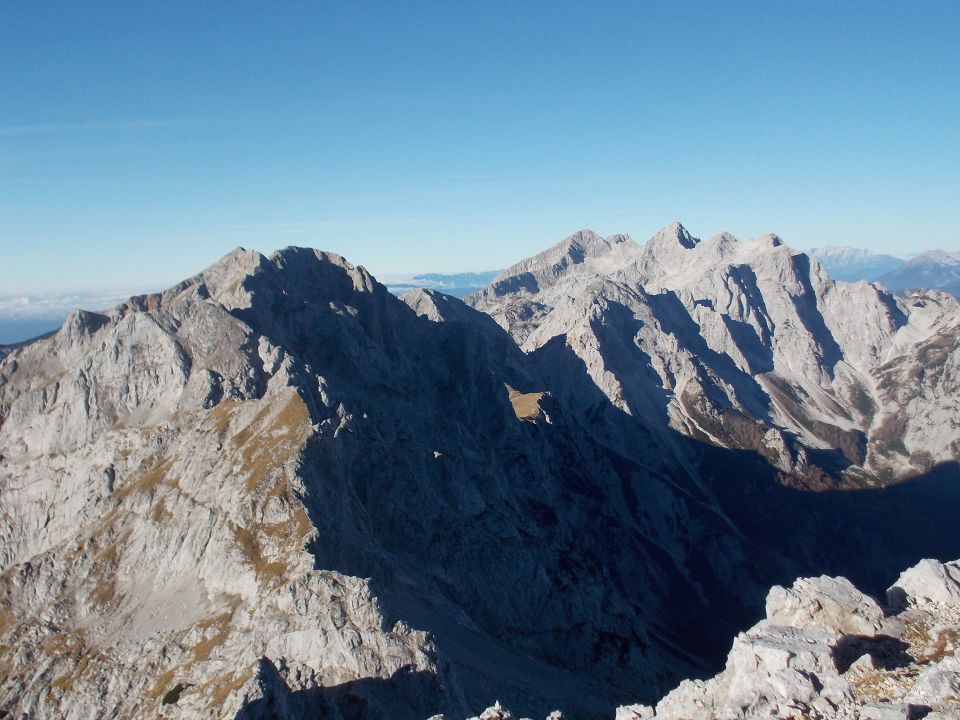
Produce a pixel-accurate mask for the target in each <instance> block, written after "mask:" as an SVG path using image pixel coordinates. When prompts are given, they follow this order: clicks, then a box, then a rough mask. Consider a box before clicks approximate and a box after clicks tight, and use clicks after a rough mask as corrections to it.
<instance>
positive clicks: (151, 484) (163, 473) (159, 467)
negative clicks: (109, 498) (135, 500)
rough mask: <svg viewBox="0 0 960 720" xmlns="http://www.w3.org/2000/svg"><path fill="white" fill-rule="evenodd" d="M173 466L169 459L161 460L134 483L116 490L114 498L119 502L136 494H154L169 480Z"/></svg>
mask: <svg viewBox="0 0 960 720" xmlns="http://www.w3.org/2000/svg"><path fill="white" fill-rule="evenodd" d="M145 463H146V461H144V464H145ZM172 465H173V461H172V460H171V459H169V458H165V459H163V460H160V461H159V462H157V463H156V464H155V465H154V466H153V467H151V468H149V469H148V470H146V471H145V472H143V474H141V475H140V477H139V478H137V479H136V480H134V481H133V482H131V483H128V484H126V485H124V486H123V487H122V488H119V489H117V490H114V492H113V496H114V497H115V498H116V499H117V500H123V499H125V498H128V497H130V496H131V495H133V494H134V493H150V492H153V491H154V490H156V489H157V488H158V487H159V486H160V485H161V484H162V483H163V482H164V481H165V480H166V479H167V473H168V472H169V471H170V467H171V466H172Z"/></svg>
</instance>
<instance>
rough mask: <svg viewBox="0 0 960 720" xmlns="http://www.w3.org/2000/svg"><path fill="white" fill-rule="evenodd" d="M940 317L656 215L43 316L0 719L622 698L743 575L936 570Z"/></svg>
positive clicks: (932, 309) (410, 708)
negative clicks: (602, 233)
mask: <svg viewBox="0 0 960 720" xmlns="http://www.w3.org/2000/svg"><path fill="white" fill-rule="evenodd" d="M958 329H960V308H958V303H957V301H956V300H955V299H953V298H952V297H950V296H949V295H946V294H943V293H936V292H932V293H922V294H915V295H913V296H910V297H909V298H905V299H904V298H896V297H893V296H892V295H890V294H888V293H886V292H885V291H884V290H882V289H881V288H878V287H875V286H872V285H868V284H866V283H856V284H847V283H837V282H834V281H832V280H831V279H830V278H829V277H828V276H827V275H826V273H824V272H823V271H822V269H820V268H819V266H818V265H817V264H816V262H815V261H811V260H810V259H809V258H807V256H806V255H803V254H802V253H795V252H794V251H791V250H790V249H789V248H788V247H787V246H786V245H784V244H783V243H782V242H781V241H780V240H779V239H778V238H775V237H772V236H771V237H766V238H760V239H759V240H755V241H748V242H739V241H737V240H735V239H734V238H732V237H731V236H728V235H723V236H718V237H717V238H714V239H713V240H710V241H705V242H702V243H701V242H699V241H697V240H695V239H694V238H692V237H690V236H689V234H687V233H686V231H685V230H684V229H683V228H682V227H680V226H678V225H674V226H669V227H667V228H665V229H664V230H663V231H661V233H659V234H658V235H657V236H656V237H655V238H653V239H651V240H650V241H649V242H648V243H646V244H645V245H642V246H641V245H637V244H635V243H633V241H632V240H630V239H629V238H627V237H625V236H616V237H614V238H608V239H604V238H600V237H598V236H596V235H594V234H592V233H589V232H587V231H584V232H581V233H578V234H577V235H575V236H572V237H571V238H568V239H567V240H565V241H563V242H562V243H560V244H559V245H557V246H555V247H554V248H551V249H549V250H547V251H545V252H544V253H542V254H541V255H538V256H536V257H534V258H531V259H529V260H526V261H523V262H522V263H520V264H519V265H517V266H514V267H513V268H509V269H508V270H505V271H504V272H503V273H501V274H500V276H498V278H497V279H496V280H495V281H494V282H493V283H492V284H491V285H490V286H488V287H487V288H486V289H484V290H483V291H481V292H479V293H477V294H475V295H473V296H471V297H469V298H467V302H466V303H465V302H462V301H460V300H458V299H456V298H453V297H450V296H446V295H443V294H440V293H438V292H435V291H430V290H418V291H413V292H411V293H409V294H407V295H406V296H404V297H403V298H402V299H398V298H396V297H394V296H393V295H391V294H390V293H389V292H388V291H387V289H386V288H385V287H384V286H382V285H380V284H379V283H378V282H377V281H376V280H375V279H374V278H373V277H372V276H370V275H369V273H367V272H366V271H365V270H364V269H363V268H361V267H355V266H353V265H351V264H349V263H348V262H347V261H345V260H344V259H343V258H341V257H339V256H336V255H332V254H328V253H321V252H317V251H313V250H307V249H302V248H288V249H286V250H283V251H281V252H278V253H276V254H274V255H273V256H271V257H270V258H267V257H264V256H262V255H260V254H259V253H256V252H251V251H246V250H236V251H234V252H233V253H231V254H229V255H227V256H226V257H224V258H223V259H222V260H221V261H219V262H218V263H216V264H215V265H213V266H211V267H210V268H208V269H206V270H204V271H203V272H202V273H200V274H199V275H197V276H195V277H193V278H190V279H188V280H186V281H184V282H183V283H180V284H179V285H177V286H175V287H173V288H170V289H169V290H167V291H165V292H163V293H160V294H155V295H146V296H139V297H133V298H131V299H130V300H129V301H127V302H126V303H124V304H122V305H120V306H118V307H116V308H115V309H113V310H111V311H109V312H106V313H91V312H84V311H77V312H75V313H73V314H72V315H71V316H70V318H69V319H68V320H67V322H66V323H65V324H64V325H63V326H62V327H61V328H60V330H59V331H57V332H56V333H55V334H54V335H52V336H50V337H48V338H43V339H39V340H37V341H35V342H32V343H28V344H26V345H24V346H20V347H16V348H7V349H5V351H4V352H5V355H3V356H2V358H0V538H2V543H0V713H2V714H3V716H4V717H10V718H28V717H29V718H54V717H66V718H87V717H98V716H102V717H117V718H127V717H144V716H161V717H171V718H174V717H176V718H201V717H203V718H205V717H211V718H237V719H238V720H239V719H240V718H251V719H252V718H274V717H278V718H289V719H290V720H294V719H296V720H300V719H303V718H311V717H331V718H342V719H344V720H345V719H346V718H417V719H418V720H423V718H426V717H429V716H431V715H434V714H437V713H444V714H445V715H446V716H447V717H467V716H469V715H472V714H474V713H476V712H477V710H478V709H479V708H483V707H485V706H486V705H488V704H489V703H490V702H491V701H492V700H493V699H495V698H499V699H500V700H501V701H502V702H503V705H504V706H505V707H511V708H514V709H515V710H517V711H518V712H519V713H521V714H523V715H529V716H541V717H542V716H545V715H546V714H547V713H548V712H549V711H551V710H554V709H556V708H560V709H562V710H563V711H564V713H565V714H566V716H567V717H573V718H593V717H612V716H613V714H614V712H615V709H616V708H617V707H618V706H626V705H629V704H631V703H636V702H647V703H651V702H655V701H657V700H658V699H659V698H661V697H662V696H663V695H664V694H665V693H666V692H667V691H669V690H671V688H673V687H674V686H676V684H677V682H679V681H680V680H681V679H682V678H685V677H706V676H709V675H712V674H714V673H715V672H716V671H717V670H719V669H720V668H721V667H722V666H723V663H724V657H725V656H726V654H727V651H728V650H729V645H730V639H731V638H732V637H733V636H734V635H736V633H737V632H738V631H741V630H743V629H744V628H747V627H749V626H750V625H751V624H752V623H754V622H755V621H756V620H757V618H758V617H759V616H760V615H761V614H762V611H763V607H764V597H765V595H766V593H767V588H769V587H770V586H771V585H774V584H789V583H791V582H792V581H793V579H794V578H796V577H800V576H810V575H820V574H824V573H826V574H828V575H843V576H846V577H849V578H850V579H851V580H852V581H854V583H856V584H857V585H858V586H860V587H861V588H863V589H864V591H865V592H867V593H868V594H879V593H881V592H882V590H883V589H884V588H886V587H887V586H888V585H890V584H891V582H892V581H893V580H894V579H895V578H896V575H897V573H898V572H900V570H901V569H902V568H904V567H907V566H910V565H913V564H914V563H916V562H917V560H918V559H920V558H922V557H937V558H940V559H948V558H952V557H960V538H958V537H957V536H956V534H955V533H952V532H950V529H951V528H952V523H953V519H954V515H955V513H954V510H953V509H954V508H955V507H957V505H956V503H957V501H958V500H960V484H958V482H957V481H958V479H960V477H958V471H957V467H958V466H957V457H958V455H960V447H958V441H957V437H960V433H958V432H957V424H958V422H960V412H958V407H957V403H958V402H960V401H958V399H957V398H958V397H960V394H958V393H957V357H958V355H957V343H958V334H960V333H958ZM905 528H906V529H909V530H908V531H904V529H905ZM771 621H772V620H771ZM778 622H779V621H778ZM751 632H752V631H751ZM748 634H749V633H748ZM817 692H819V690H818V691H817ZM711 702H713V701H711ZM717 702H719V701H717ZM497 712H499V711H497ZM637 712H641V711H637ZM642 712H647V711H646V710H642ZM657 712H658V713H659V712H660V710H659V707H658V710H657Z"/></svg>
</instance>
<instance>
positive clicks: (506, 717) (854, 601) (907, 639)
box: [430, 559, 960, 720]
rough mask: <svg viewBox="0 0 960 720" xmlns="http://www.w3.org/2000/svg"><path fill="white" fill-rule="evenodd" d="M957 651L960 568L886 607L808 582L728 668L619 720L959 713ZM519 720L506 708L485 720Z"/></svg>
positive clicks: (922, 574)
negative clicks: (515, 719)
mask: <svg viewBox="0 0 960 720" xmlns="http://www.w3.org/2000/svg"><path fill="white" fill-rule="evenodd" d="M958 647H960V561H954V562H950V563H945V564H944V563H940V562H938V561H936V560H930V559H928V560H922V561H921V562H920V563H919V564H918V565H916V566H915V567H912V568H910V569H909V570H907V571H905V572H904V573H902V574H901V575H900V578H899V579H898V580H897V582H896V583H895V584H894V585H893V586H892V587H890V588H889V589H888V590H887V593H886V602H885V604H884V605H883V606H881V605H880V604H878V603H877V602H876V601H875V600H874V599H873V598H871V597H868V596H867V595H864V594H863V593H862V592H860V591H859V590H858V589H857V588H856V587H854V586H853V584H852V583H851V582H850V581H849V580H847V579H846V578H842V577H839V578H836V577H827V576H821V577H818V578H801V579H799V580H797V581H796V582H795V583H794V584H793V586H792V587H790V588H784V587H780V586H775V587H774V588H772V589H771V590H770V593H769V595H768V596H767V609H766V618H765V619H764V620H761V621H760V622H759V623H757V624H756V625H754V626H753V627H752V628H750V629H749V630H747V631H746V632H744V633H741V634H739V635H738V636H737V637H736V639H735V640H734V642H733V648H732V649H731V650H730V654H729V656H728V657H727V663H726V668H725V669H724V670H723V672H721V673H720V674H719V675H717V676H715V677H713V678H711V679H709V680H685V681H683V682H682V683H681V684H680V686H679V687H677V688H676V689H675V690H674V691H672V692H671V693H669V694H668V695H667V696H666V697H664V698H663V699H662V700H660V702H659V703H657V705H656V706H655V707H654V706H649V705H624V706H621V707H619V708H617V711H616V720H751V719H753V718H811V719H814V720H911V719H912V718H928V720H946V719H948V718H950V719H954V718H960V658H958V657H957V655H956V652H957V649H958ZM442 717H443V716H434V717H433V718H430V720H441V718H442ZM515 717H516V716H515V715H514V713H512V712H511V711H510V710H509V709H507V708H505V707H503V706H502V705H501V704H500V703H499V702H497V703H495V704H494V705H493V706H491V707H489V708H487V709H486V710H484V711H483V713H481V714H480V715H479V720H514V718H515ZM564 717H565V716H564V714H563V713H562V712H561V711H559V710H557V711H554V712H552V713H551V714H550V715H549V716H548V718H547V720H557V719H562V718H564ZM470 720H478V719H477V718H470Z"/></svg>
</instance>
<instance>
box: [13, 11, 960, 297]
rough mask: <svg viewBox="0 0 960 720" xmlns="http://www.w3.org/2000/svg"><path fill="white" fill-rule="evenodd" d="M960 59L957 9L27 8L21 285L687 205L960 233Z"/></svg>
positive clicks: (558, 226) (659, 213)
mask: <svg viewBox="0 0 960 720" xmlns="http://www.w3.org/2000/svg"><path fill="white" fill-rule="evenodd" d="M958 78H960V3H957V2H943V3H938V2H922V3H876V2H873V3H853V2H846V3H815V2H809V3H786V2H762V3H719V2H710V3H688V4H684V5H682V6H680V7H677V6H676V4H675V3H652V2H651V3H645V2H636V3H601V4H597V3H574V2H543V3H540V2H516V0H513V1H512V2H509V3H495V2H483V3H455V2H438V3H430V2H423V3H420V2H417V3H414V2H410V3H320V2H307V3H276V4H274V3H269V4H268V3H252V2H251V3H222V4H215V3H196V2H175V1H172V0H169V1H168V2H163V3H159V2H158V3H147V2H142V3H141V2H138V3H119V2H118V3H86V2H70V3H67V2H62V3H52V2H29V3H28V2H12V3H4V4H2V5H0V257H2V263H0V295H3V294H9V293H21V292H22V293H27V292H63V291H68V290H69V291H73V290H82V289H90V288H104V287H120V286H122V287H137V288H142V289H144V290H148V289H156V288H159V287H161V286H164V285H166V284H169V283H171V282H173V281H176V280H178V279H180V278H182V277H184V276H187V275H190V274H192V273H194V272H196V271H198V270H200V269H201V268H203V267H204V266H206V265H207V264H209V263H210V262H212V261H213V260H215V259H216V258H217V257H219V256H220V255H222V254H223V253H225V252H227V251H228V250H230V249H231V248H232V247H235V246H237V245H242V246H244V247H251V248H257V249H259V250H261V251H264V252H269V251H272V250H274V249H276V248H278V247H283V246H285V245H290V244H299V245H310V246H315V247H322V248H324V249H328V250H334V251H336V252H340V253H341V254H343V255H345V256H346V257H347V258H348V259H350V260H351V261H352V262H355V263H359V264H363V265H365V266H366V267H368V268H369V269H370V270H372V271H373V272H374V273H378V274H383V275H385V274H391V273H406V272H414V271H458V270H473V269H487V268H495V267H500V266H504V265H506V264H509V263H511V262H513V261H515V260H518V259H520V258H522V257H524V256H527V255H530V254H532V253H534V252H537V251H539V250H541V249H543V248H544V247H546V246H548V245H550V244H552V243H554V242H557V241H558V240H560V239H561V238H562V237H564V236H566V235H568V234H570V233H571V232H574V231H576V230H577V229H579V228H582V227H590V228H593V229H595V230H597V231H598V232H601V233H604V234H608V233H614V232H628V233H630V234H632V235H633V236H634V237H635V238H636V239H637V240H640V241H643V240H645V239H646V238H647V237H649V236H650V235H651V234H653V233H654V232H655V231H656V230H657V229H658V228H660V227H662V226H663V225H665V224H667V223H668V222H670V221H672V220H674V219H679V220H680V221H681V222H683V223H684V224H685V225H686V226H687V227H688V228H689V229H690V230H691V231H692V232H693V233H694V234H699V235H701V236H708V235H711V234H713V233H715V232H718V231H720V230H724V229H726V230H729V231H731V232H733V233H735V234H737V235H738V236H742V237H748V236H753V235H757V234H760V233H763V232H777V233H778V234H780V235H781V236H782V237H784V238H785V239H786V240H787V242H788V243H790V244H791V245H794V246H795V247H798V248H807V247H810V246H814V245H824V244H831V243H832V244H851V245H857V246H862V247H870V248H872V249H874V250H877V251H882V252H891V253H910V252H917V251H919V250H923V249H927V248H932V247H941V248H944V249H950V250H957V249H960V201H958V198H960V81H958Z"/></svg>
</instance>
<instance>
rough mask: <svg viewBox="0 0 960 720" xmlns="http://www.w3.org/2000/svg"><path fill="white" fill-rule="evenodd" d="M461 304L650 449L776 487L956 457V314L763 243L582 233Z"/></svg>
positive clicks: (959, 326) (896, 472)
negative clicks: (723, 454) (654, 437)
mask: <svg viewBox="0 0 960 720" xmlns="http://www.w3.org/2000/svg"><path fill="white" fill-rule="evenodd" d="M467 301H468V303H470V304H471V305H472V306H473V307H476V308H478V309H480V310H483V311H484V312H486V313H488V314H490V315H491V316H492V317H493V318H494V319H496V320H497V322H498V323H500V325H501V326H502V327H504V328H505V329H507V330H508V331H509V332H510V333H511V335H513V337H514V338H515V339H516V340H517V342H518V343H519V344H520V345H521V346H522V347H523V349H524V350H526V351H528V352H531V353H533V354H540V355H542V356H544V358H545V359H546V358H549V361H550V362H551V364H552V365H555V364H556V363H555V362H554V357H555V355H556V354H557V353H556V352H555V351H552V352H551V351H548V348H551V347H552V346H553V345H555V344H556V343H561V344H562V345H563V347H564V352H565V353H567V354H569V355H571V356H573V357H575V358H576V364H577V365H582V367H583V368H584V369H585V370H586V372H587V373H588V374H589V376H590V378H591V379H592V380H593V382H594V383H595V385H596V387H597V388H598V389H599V390H600V391H601V392H602V393H603V394H604V395H605V396H606V398H607V399H608V400H609V402H611V403H612V404H613V405H614V406H616V407H617V408H619V409H621V410H622V411H623V412H624V413H627V414H629V415H631V416H633V417H635V418H637V419H638V421H639V422H641V423H642V424H643V425H644V426H645V427H646V428H648V429H655V428H660V431H659V432H660V435H661V437H662V438H669V437H670V435H671V433H670V430H674V431H679V432H680V433H682V434H683V435H686V436H689V437H691V438H695V439H697V440H700V441H702V442H706V443H711V444H714V445H718V446H722V447H727V448H733V449H741V448H742V449H746V450H750V451H753V452H757V453H759V454H761V455H764V456H765V457H766V458H768V460H769V461H770V462H771V463H773V464H774V465H776V466H777V467H778V468H780V469H781V470H782V471H783V472H784V473H785V476H784V479H785V480H786V481H789V482H791V483H792V484H794V485H796V484H801V485H804V486H806V487H810V488H816V489H826V488H830V487H862V486H867V487H869V486H873V485H876V484H882V483H886V482H889V481H891V480H894V479H898V478H904V477H907V476H912V475H916V474H918V473H925V472H928V471H930V470H931V469H932V468H935V467H937V466H938V465H942V464H944V463H948V464H953V465H955V464H956V462H957V459H958V457H960V440H958V437H960V435H958V433H957V418H958V417H960V404H958V403H960V399H958V398H960V392H958V390H960V372H958V367H957V362H958V360H957V358H958V357H960V352H958V342H960V305H958V303H957V301H956V299H955V298H953V297H952V296H950V295H948V294H946V293H942V292H937V291H931V292H926V293H918V294H914V295H912V296H910V297H907V298H898V297H895V296H893V295H891V294H890V293H888V292H886V291H885V290H884V289H883V288H882V287H880V286H876V285H870V284H868V283H865V282H856V283H846V282H835V281H834V280H832V279H831V278H830V277H829V276H828V274H827V273H826V271H824V270H823V268H822V267H821V266H820V265H819V264H818V263H817V262H816V260H814V259H811V258H810V257H808V256H807V255H805V254H803V253H800V252H796V251H794V250H791V249H790V248H789V247H788V246H787V245H786V244H784V242H783V241H782V240H781V239H780V238H778V237H777V236H775V235H767V236H764V237H760V238H757V239H754V240H750V241H745V242H741V241H738V240H737V239H736V238H734V237H733V236H732V235H730V234H728V233H723V234H721V235H718V236H716V237H714V238H711V239H710V240H707V241H700V240H698V239H697V238H694V237H692V236H691V235H690V234H689V233H688V232H687V231H686V229H684V228H683V226H681V225H680V224H679V223H674V224H672V225H669V226H667V227H666V228H664V229H663V230H661V231H660V232H659V233H657V234H656V235H655V236H654V237H653V238H651V239H650V240H649V241H648V242H647V243H646V244H644V245H642V246H638V245H637V244H635V243H633V241H632V240H629V239H628V238H625V237H623V236H615V237H612V238H607V239H605V240H604V239H602V238H599V237H598V236H596V235H595V234H593V233H589V232H588V231H582V232H580V233H578V234H577V235H574V236H571V237H570V238H568V239H567V240H565V241H563V242H562V243H560V244H559V245H557V246H556V247H554V248H551V249H550V250H548V251H546V252H544V253H541V254H540V255H537V256H534V257H532V258H530V259H528V260H525V261H523V262H521V263H518V264H517V265H515V266H513V267H511V268H508V269H507V270H505V271H503V273H501V275H500V276H499V277H498V278H497V279H496V280H495V281H494V283H492V284H491V285H490V286H489V287H488V288H485V289H484V290H482V291H480V292H478V293H476V294H475V295H473V296H470V297H469V298H467ZM571 359H572V358H571ZM921 367H922V368H925V370H924V371H922V372H920V371H919V370H918V369H919V368H921ZM570 371H571V370H570V369H567V368H563V367H558V368H555V372H556V373H557V375H558V376H561V375H562V374H563V373H569V372H570ZM598 432H601V431H600V430H598Z"/></svg>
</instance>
